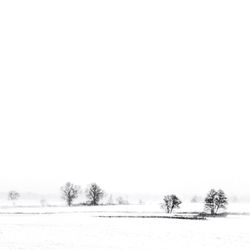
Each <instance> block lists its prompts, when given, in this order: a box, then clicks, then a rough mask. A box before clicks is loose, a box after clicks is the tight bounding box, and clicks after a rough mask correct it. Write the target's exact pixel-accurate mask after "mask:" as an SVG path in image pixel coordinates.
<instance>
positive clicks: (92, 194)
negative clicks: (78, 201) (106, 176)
mask: <svg viewBox="0 0 250 250" xmlns="http://www.w3.org/2000/svg"><path fill="white" fill-rule="evenodd" d="M85 194H86V196H87V198H88V199H89V200H88V201H89V203H90V205H93V206H96V205H98V203H99V201H100V200H101V199H102V198H103V196H104V191H103V190H102V189H101V188H100V187H99V186H98V185H97V184H96V183H92V184H90V185H89V187H88V188H86V190H85Z"/></svg>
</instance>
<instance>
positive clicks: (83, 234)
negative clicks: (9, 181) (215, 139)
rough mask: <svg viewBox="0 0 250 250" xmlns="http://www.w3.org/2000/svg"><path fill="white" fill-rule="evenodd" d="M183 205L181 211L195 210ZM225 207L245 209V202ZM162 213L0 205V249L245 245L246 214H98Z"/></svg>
mask: <svg viewBox="0 0 250 250" xmlns="http://www.w3.org/2000/svg"><path fill="white" fill-rule="evenodd" d="M201 206H202V204H192V206H190V205H187V206H186V207H184V208H182V209H181V210H180V211H179V212H181V211H183V212H184V211H188V209H189V211H192V210H194V209H198V208H199V207H201ZM229 209H231V210H230V211H229V212H231V211H232V212H239V213H240V212H243V211H244V212H249V211H250V206H249V205H247V204H245V205H244V204H243V205H242V204H241V205H234V204H233V205H232V206H231V208H229ZM103 214H105V215H117V214H119V215H120V214H129V215H140V214H143V215H152V214H153V215H155V214H157V215H164V212H163V211H162V210H161V209H160V207H159V206H158V205H156V204H153V205H130V206H99V207H71V208H68V207H2V208H0V249H1V250H41V249H45V250H59V249H60V250H66V249H72V250H80V249H90V250H92V249H93V250H97V249H116V250H121V249H124V250H125V249H134V250H135V249H136V250H142V249H143V250H144V249H156V250H158V249H159V250H177V249H178V250H179V249H195V250H196V249H197V250H198V249H221V250H224V249H227V250H228V249H229V250H231V249H248V250H249V249H250V230H249V225H250V216H248V215H228V216H227V217H225V218H208V219H207V220H200V221H199V220H175V219H159V218H99V217H98V216H99V215H103Z"/></svg>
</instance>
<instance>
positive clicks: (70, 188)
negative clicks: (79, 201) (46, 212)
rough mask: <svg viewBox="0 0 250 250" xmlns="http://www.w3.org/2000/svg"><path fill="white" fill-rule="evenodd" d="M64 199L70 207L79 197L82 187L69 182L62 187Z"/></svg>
mask: <svg viewBox="0 0 250 250" xmlns="http://www.w3.org/2000/svg"><path fill="white" fill-rule="evenodd" d="M61 192H62V199H64V200H65V201H66V203H67V205H68V206H69V207H70V206H71V205H72V202H73V200H74V199H76V198H78V195H79V194H80V193H81V187H80V186H78V185H74V184H72V183H70V182H67V183H66V184H65V185H64V186H62V187H61Z"/></svg>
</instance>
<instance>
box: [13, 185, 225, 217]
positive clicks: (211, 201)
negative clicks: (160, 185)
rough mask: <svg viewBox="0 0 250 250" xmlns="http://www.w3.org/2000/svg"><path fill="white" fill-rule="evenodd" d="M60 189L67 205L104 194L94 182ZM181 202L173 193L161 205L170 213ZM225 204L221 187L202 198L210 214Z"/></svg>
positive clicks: (96, 202)
mask: <svg viewBox="0 0 250 250" xmlns="http://www.w3.org/2000/svg"><path fill="white" fill-rule="evenodd" d="M60 190H61V198H62V199H63V200H65V202H66V204H67V205H68V206H72V204H73V201H74V200H75V199H77V198H78V197H79V195H80V194H82V193H83V192H84V193H85V196H86V197H87V202H86V203H85V204H83V205H91V206H97V205H99V203H100V201H101V199H102V198H103V197H104V195H105V192H104V190H103V189H102V188H101V187H99V186H98V185H97V184H96V183H91V184H90V185H88V186H87V187H86V189H85V190H84V191H83V190H82V188H81V187H80V186H79V185H74V184H72V183H71V182H67V183H65V184H64V185H63V186H62V187H61V188H60ZM18 198H20V194H19V193H18V192H16V191H13V190H12V191H10V192H9V193H8V199H9V200H11V201H12V202H13V205H15V201H16V200H17V199H18ZM195 200H196V198H195V199H194V198H193V199H192V201H195ZM108 203H109V204H113V200H112V196H110V198H109V202H108ZM117 203H118V204H120V205H121V204H128V201H126V200H125V199H123V198H122V197H118V198H117ZM141 204H142V203H141ZM181 204H182V201H181V200H180V199H179V198H178V197H177V196H176V195H175V194H171V195H166V196H164V198H163V203H162V204H161V207H162V208H163V209H164V210H165V211H166V213H172V212H173V210H174V209H177V208H180V205H181ZM227 205H228V198H227V196H226V194H225V192H224V191H223V190H221V189H219V190H215V189H211V190H210V191H209V192H208V194H207V195H206V197H205V199H204V210H205V211H206V212H208V213H210V214H211V215H215V214H217V213H218V211H219V210H221V209H226V207H227Z"/></svg>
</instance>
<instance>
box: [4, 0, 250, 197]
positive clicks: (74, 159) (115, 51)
mask: <svg viewBox="0 0 250 250" xmlns="http://www.w3.org/2000/svg"><path fill="white" fill-rule="evenodd" d="M249 7H250V3H249V1H230V0H229V1H218V0H216V1H157V0H154V1H146V0H144V1H136V0H133V1H129V0H128V1H62V0H60V1H54V0H49V1H46V0H45V1H1V3H0V36H1V39H0V167H1V173H0V190H1V191H2V192H5V191H8V190H9V189H17V190H20V191H23V192H28V191H30V192H40V193H43V192H46V193H47V192H52V193H56V192H58V190H59V187H60V186H61V185H62V184H63V183H64V182H66V181H72V182H74V183H76V184H80V185H82V186H83V187H84V186H86V185H87V184H88V183H90V182H93V181H94V182H97V183H98V184H100V186H102V187H103V188H104V189H105V190H106V191H108V192H128V193H151V194H152V193H157V194H161V193H168V192H179V193H199V194H200V193H203V192H207V191H208V189H210V188H212V187H214V188H222V189H224V190H225V191H226V192H227V193H229V194H247V193H249V190H248V187H249V184H248V183H249V180H248V179H249V175H248V168H249V165H250V157H249V152H250V116H249V114H250V112H249V109H250V98H249V96H250V87H249V86H250V85H249V80H250V75H249V69H250V61H249V58H250V46H249V44H250V33H249V24H250V15H249V13H250V8H249Z"/></svg>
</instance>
